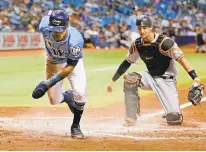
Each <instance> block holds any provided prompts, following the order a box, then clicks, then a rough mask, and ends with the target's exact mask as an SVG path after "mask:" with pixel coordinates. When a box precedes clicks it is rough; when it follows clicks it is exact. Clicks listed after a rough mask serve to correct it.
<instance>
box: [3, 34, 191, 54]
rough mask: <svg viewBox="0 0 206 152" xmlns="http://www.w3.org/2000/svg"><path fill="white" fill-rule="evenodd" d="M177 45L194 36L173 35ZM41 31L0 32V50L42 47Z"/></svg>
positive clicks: (186, 41)
mask: <svg viewBox="0 0 206 152" xmlns="http://www.w3.org/2000/svg"><path fill="white" fill-rule="evenodd" d="M175 41H176V43H177V44H178V45H179V46H182V45H187V44H191V43H195V36H175ZM43 48H44V40H43V37H42V35H41V33H38V32H35V33H27V32H12V33H0V50H28V49H43Z"/></svg>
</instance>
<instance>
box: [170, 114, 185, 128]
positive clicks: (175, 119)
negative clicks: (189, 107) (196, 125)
mask: <svg viewBox="0 0 206 152" xmlns="http://www.w3.org/2000/svg"><path fill="white" fill-rule="evenodd" d="M166 120H167V124H168V125H172V126H174V125H181V124H182V122H183V115H182V114H180V113H178V112H171V113H168V114H167V115H166Z"/></svg>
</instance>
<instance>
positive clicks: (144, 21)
mask: <svg viewBox="0 0 206 152" xmlns="http://www.w3.org/2000/svg"><path fill="white" fill-rule="evenodd" d="M136 25H137V26H153V24H152V20H151V19H150V18H149V16H146V15H140V16H138V17H137V20H136Z"/></svg>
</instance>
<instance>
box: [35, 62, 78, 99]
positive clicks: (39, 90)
mask: <svg viewBox="0 0 206 152" xmlns="http://www.w3.org/2000/svg"><path fill="white" fill-rule="evenodd" d="M74 68H75V66H74V65H67V66H65V67H64V68H63V69H61V70H60V71H59V72H58V73H57V74H56V75H54V76H53V77H51V78H50V79H48V80H46V81H43V82H40V83H39V84H38V85H37V86H36V88H35V89H34V91H33V93H32V97H33V98H34V99H38V98H41V97H42V96H43V95H44V94H45V93H46V92H47V91H48V89H49V88H51V87H52V86H54V85H55V84H56V83H57V82H59V81H61V80H63V79H64V78H65V77H67V76H68V75H69V74H70V73H71V72H72V71H73V70H74Z"/></svg>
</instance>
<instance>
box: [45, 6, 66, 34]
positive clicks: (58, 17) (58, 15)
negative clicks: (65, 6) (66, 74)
mask: <svg viewBox="0 0 206 152" xmlns="http://www.w3.org/2000/svg"><path fill="white" fill-rule="evenodd" d="M68 24H69V15H68V14H67V13H66V12H65V11H63V10H53V11H52V13H51V15H50V18H49V30H50V31H53V32H63V31H65V30H66V29H67V27H68Z"/></svg>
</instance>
